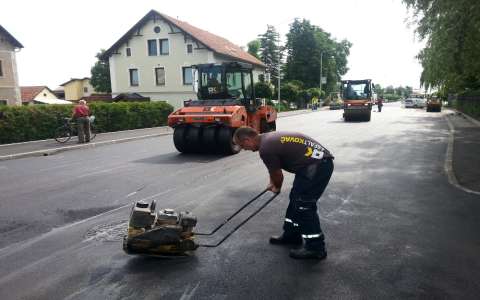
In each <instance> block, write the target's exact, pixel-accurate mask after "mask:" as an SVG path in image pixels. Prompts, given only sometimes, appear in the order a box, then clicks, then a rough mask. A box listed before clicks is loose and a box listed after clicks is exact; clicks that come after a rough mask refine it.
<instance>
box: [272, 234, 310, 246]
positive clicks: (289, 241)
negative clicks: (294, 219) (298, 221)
mask: <svg viewBox="0 0 480 300" xmlns="http://www.w3.org/2000/svg"><path fill="white" fill-rule="evenodd" d="M302 243H303V239H302V237H301V236H300V235H286V234H285V233H283V234H282V235H280V236H278V235H274V236H272V237H271V238H270V244H273V245H301V244H302Z"/></svg>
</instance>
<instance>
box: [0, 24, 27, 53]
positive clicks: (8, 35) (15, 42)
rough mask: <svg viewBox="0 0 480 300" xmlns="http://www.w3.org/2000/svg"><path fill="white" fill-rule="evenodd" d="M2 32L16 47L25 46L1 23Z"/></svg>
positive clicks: (0, 29) (0, 30)
mask: <svg viewBox="0 0 480 300" xmlns="http://www.w3.org/2000/svg"><path fill="white" fill-rule="evenodd" d="M0 33H3V35H5V36H6V37H7V39H8V41H9V42H10V43H11V44H12V45H13V46H14V47H15V48H23V45H22V44H21V43H20V42H19V41H17V39H16V38H14V37H13V35H11V34H10V32H8V31H7V30H6V29H5V28H3V26H2V25H0Z"/></svg>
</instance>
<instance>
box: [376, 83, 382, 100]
mask: <svg viewBox="0 0 480 300" xmlns="http://www.w3.org/2000/svg"><path fill="white" fill-rule="evenodd" d="M375 92H376V93H377V95H378V96H381V97H383V93H384V92H383V88H382V86H381V85H379V84H375Z"/></svg>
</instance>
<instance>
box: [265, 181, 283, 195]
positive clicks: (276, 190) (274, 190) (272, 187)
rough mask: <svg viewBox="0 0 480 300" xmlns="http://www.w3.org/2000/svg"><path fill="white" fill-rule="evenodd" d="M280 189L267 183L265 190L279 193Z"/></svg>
mask: <svg viewBox="0 0 480 300" xmlns="http://www.w3.org/2000/svg"><path fill="white" fill-rule="evenodd" d="M280 189H281V188H279V187H276V186H275V185H274V184H273V183H271V182H270V183H269V184H268V186H267V190H268V191H271V192H273V193H275V194H280Z"/></svg>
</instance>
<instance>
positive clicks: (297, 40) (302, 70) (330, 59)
mask: <svg viewBox="0 0 480 300" xmlns="http://www.w3.org/2000/svg"><path fill="white" fill-rule="evenodd" d="M351 45H352V44H351V43H350V42H348V41H346V40H343V41H341V42H337V41H336V40H335V39H333V38H332V37H331V35H330V33H328V32H325V31H323V30H322V29H321V28H319V27H317V26H314V25H312V24H310V21H308V20H305V19H303V20H301V21H300V20H298V19H295V21H294V22H293V23H292V24H291V25H290V30H289V32H288V34H287V43H286V46H285V48H286V52H287V61H286V66H285V78H286V79H287V80H294V79H296V80H300V81H302V82H303V83H304V84H305V87H306V88H311V87H318V86H319V85H320V65H322V76H324V77H327V84H326V85H323V87H322V88H323V89H325V91H326V93H327V94H328V93H330V92H333V91H335V90H336V86H337V82H338V81H339V80H340V78H341V76H342V75H344V74H345V73H346V72H347V71H348V68H347V57H348V55H349V54H350V47H351Z"/></svg>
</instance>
